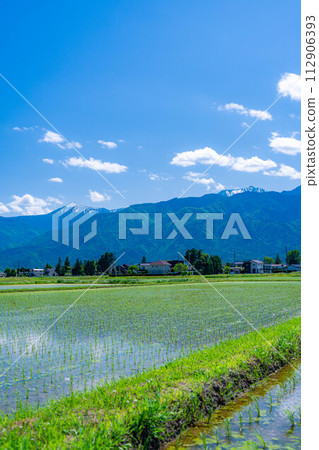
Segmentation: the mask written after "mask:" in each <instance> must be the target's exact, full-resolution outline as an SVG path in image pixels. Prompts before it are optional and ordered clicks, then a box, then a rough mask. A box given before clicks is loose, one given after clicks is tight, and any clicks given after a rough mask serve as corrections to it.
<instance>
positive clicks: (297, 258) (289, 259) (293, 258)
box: [264, 249, 301, 266]
mask: <svg viewBox="0 0 319 450" xmlns="http://www.w3.org/2000/svg"><path fill="white" fill-rule="evenodd" d="M300 262H301V255H300V251H299V250H297V249H295V250H290V251H289V252H287V255H286V263H287V264H288V265H289V266H290V265H291V264H300ZM264 263H265V264H281V263H282V260H281V258H280V256H279V254H278V253H277V256H276V258H275V259H274V258H271V257H269V256H265V257H264Z"/></svg>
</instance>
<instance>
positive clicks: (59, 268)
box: [55, 257, 63, 275]
mask: <svg viewBox="0 0 319 450" xmlns="http://www.w3.org/2000/svg"><path fill="white" fill-rule="evenodd" d="M55 271H56V273H57V274H58V275H63V266H62V259H61V258H60V257H59V261H58V264H57V265H56V266H55Z"/></svg>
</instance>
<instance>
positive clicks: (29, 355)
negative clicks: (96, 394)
mask: <svg viewBox="0 0 319 450" xmlns="http://www.w3.org/2000/svg"><path fill="white" fill-rule="evenodd" d="M139 283H141V280H139ZM147 283H148V282H145V286H133V287H131V286H129V285H128V287H121V288H116V287H110V288H107V289H96V290H94V291H89V292H87V293H86V294H85V296H83V298H81V299H80V300H79V301H78V302H77V303H76V305H75V306H74V308H71V309H70V310H69V311H68V313H67V314H65V315H64V316H63V317H62V318H61V319H60V320H59V321H57V323H56V324H55V325H54V326H53V327H52V329H50V330H49V332H48V333H46V334H45V335H44V336H43V337H42V338H41V339H40V340H37V338H38V337H39V336H40V335H41V333H42V332H43V331H44V330H45V329H46V328H47V327H48V325H49V324H51V323H52V322H53V321H54V320H55V319H56V318H57V317H59V315H60V314H61V313H62V312H63V311H64V310H65V309H66V308H67V306H68V305H70V304H71V303H72V302H73V301H74V300H75V299H76V298H77V297H78V295H79V292H80V291H76V290H68V291H58V292H55V291H46V292H44V291H41V290H39V291H37V292H14V293H7V294H0V371H1V373H2V372H3V371H5V370H6V369H7V368H8V367H9V366H10V365H11V363H12V362H13V361H15V360H16V359H17V358H20V359H19V362H18V363H17V364H15V365H14V366H13V367H12V368H10V370H9V371H8V372H7V373H6V375H5V376H4V377H2V378H0V394H2V393H4V392H5V391H6V396H5V395H0V410H2V411H4V412H9V411H11V410H14V409H15V404H16V401H15V395H16V392H17V391H19V393H20V398H21V400H22V401H25V400H28V401H29V402H30V403H31V404H35V405H36V404H38V403H39V404H43V403H45V402H46V401H47V400H49V399H54V398H58V397H61V396H63V395H68V394H70V393H71V392H72V391H84V390H85V389H92V388H94V387H95V386H97V385H98V384H99V383H100V382H101V381H103V382H105V381H111V380H117V379H119V378H123V377H127V376H131V375H136V374H138V373H141V372H143V371H145V370H149V369H151V368H152V367H159V366H161V365H165V364H166V363H167V362H169V361H173V360H176V359H179V358H183V357H186V356H187V355H190V354H191V353H192V352H194V351H196V350H198V349H202V348H205V347H211V346H212V345H215V344H217V343H218V342H220V341H224V340H227V339H231V338H233V337H239V336H241V335H244V334H246V333H248V332H250V331H251V328H250V326H249V325H248V324H247V322H246V321H245V320H243V319H242V318H241V317H240V316H238V314H237V313H236V312H235V311H233V310H232V309H231V308H229V306H228V304H226V302H225V301H224V300H223V299H222V298H221V297H220V296H219V295H218V294H217V293H216V292H214V291H213V290H212V289H211V288H210V286H206V285H203V284H200V283H198V284H196V296H194V292H192V291H190V290H187V289H185V286H183V285H182V284H181V283H176V284H171V285H169V286H168V285H164V284H161V283H158V284H157V285H147ZM238 286H240V285H239V284H238V283H236V282H232V283H229V282H228V283H224V282H220V283H219V290H220V292H221V293H222V294H223V295H224V296H225V298H227V299H229V301H231V302H232V304H234V306H236V308H238V309H239V310H240V311H241V312H242V313H243V314H244V315H245V317H247V319H248V320H249V321H250V322H251V323H253V324H254V326H256V327H257V328H259V327H264V326H269V325H272V324H274V323H275V322H278V323H279V322H284V321H285V320H287V319H288V318H290V317H294V316H298V315H299V313H300V292H299V291H300V283H299V281H291V282H289V283H287V282H282V281H276V282H267V283H263V284H262V285H261V284H260V283H259V282H250V283H247V284H246V285H245V289H238ZM33 342H36V343H35V344H34V345H33V346H32V347H30V344H32V343H33ZM198 376H201V374H200V373H198ZM9 380H10V381H9ZM21 380H22V382H21ZM225 395H226V396H227V392H226V393H225Z"/></svg>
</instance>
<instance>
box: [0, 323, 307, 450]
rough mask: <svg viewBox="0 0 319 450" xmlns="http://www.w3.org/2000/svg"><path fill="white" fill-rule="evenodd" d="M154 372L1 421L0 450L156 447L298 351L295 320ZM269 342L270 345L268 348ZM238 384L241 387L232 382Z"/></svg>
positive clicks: (3, 418) (167, 365)
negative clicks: (2, 449)
mask: <svg viewBox="0 0 319 450" xmlns="http://www.w3.org/2000/svg"><path fill="white" fill-rule="evenodd" d="M261 333H262V334H263V336H264V337H265V339H267V341H268V342H266V341H265V340H264V339H263V338H262V337H261V336H260V334H258V333H256V332H252V333H249V334H246V335H244V336H241V337H239V338H238V339H231V340H227V341H224V342H221V343H219V344H218V345H215V346H213V347H211V348H205V349H202V350H200V351H197V352H193V353H191V354H190V355H189V356H187V357H184V358H181V359H178V360H176V361H173V362H170V363H168V364H166V365H164V366H162V367H160V368H158V369H155V370H151V371H148V372H144V373H142V374H140V375H138V376H134V377H129V378H125V379H121V380H118V381H114V382H112V383H109V384H105V385H104V386H100V387H97V388H95V389H93V390H91V391H90V392H84V393H73V394H72V395H70V396H68V397H64V398H62V399H60V400H58V401H55V402H52V403H50V404H48V405H47V406H45V407H43V408H40V409H38V410H32V409H28V410H27V409H21V410H20V411H17V412H16V413H15V414H14V416H11V417H8V416H4V417H2V418H1V419H0V446H1V448H4V449H9V448H10V449H22V448H23V449H31V448H41V449H42V448H60V449H64V448H71V447H72V448H81V449H88V448H90V449H101V448H105V449H110V448H112V449H124V448H125V449H127V448H140V449H142V448H144V449H148V448H149V449H151V448H158V446H159V445H160V444H161V443H163V442H165V441H167V440H169V439H171V438H172V437H174V436H176V434H177V433H178V432H179V431H180V430H181V428H182V427H183V426H184V427H185V426H190V425H192V424H193V423H194V422H195V421H196V420H198V419H199V418H200V417H202V416H203V415H204V414H206V413H207V412H208V411H210V410H211V409H212V408H216V406H217V405H218V404H223V403H227V402H228V401H229V400H231V399H232V398H234V397H235V396H236V395H238V393H239V392H240V391H242V389H243V386H247V387H248V386H249V385H251V384H252V383H254V382H256V381H258V380H260V379H261V378H263V377H265V376H266V375H267V374H268V373H269V372H270V371H272V370H274V369H276V368H279V367H281V366H283V365H284V364H285V363H286V362H287V360H291V359H292V358H293V357H296V356H298V355H299V354H300V319H299V318H294V319H291V320H289V321H287V322H284V323H281V324H279V325H277V326H272V327H269V328H265V329H262V330H261ZM269 343H270V344H272V345H273V346H274V347H275V348H276V349H277V351H276V350H274V348H273V347H272V346H270V345H269ZM240 386H241V389H239V387H240Z"/></svg>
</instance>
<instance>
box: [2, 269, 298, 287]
mask: <svg viewBox="0 0 319 450" xmlns="http://www.w3.org/2000/svg"><path fill="white" fill-rule="evenodd" d="M205 277H206V278H208V279H210V280H214V281H225V280H228V281H236V280H237V281H238V280H242V281H245V280H246V281H247V280H254V281H256V280H263V281H275V280H278V281H280V280H281V281H282V280H285V281H289V280H294V279H300V277H301V274H300V272H299V273H298V272H296V273H274V274H255V275H252V274H236V275H226V274H219V275H206V276H205ZM97 278H98V275H96V276H93V277H92V276H83V277H77V276H75V277H72V276H64V277H39V278H37V277H9V278H0V285H4V286H5V285H8V284H13V285H18V284H19V285H20V284H25V285H28V286H31V285H34V284H56V283H67V284H91V283H93V282H94V281H95V280H96V279H97ZM181 282H182V283H189V282H191V283H193V282H196V283H198V282H204V281H203V280H202V279H201V277H200V276H199V275H192V276H126V277H109V276H103V277H101V279H100V280H99V283H106V284H149V283H151V284H158V283H181Z"/></svg>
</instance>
